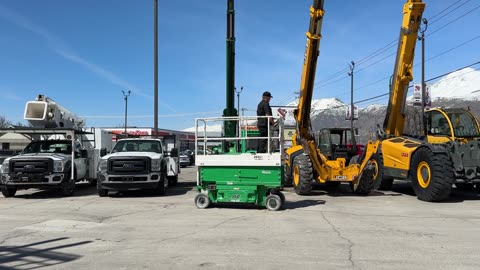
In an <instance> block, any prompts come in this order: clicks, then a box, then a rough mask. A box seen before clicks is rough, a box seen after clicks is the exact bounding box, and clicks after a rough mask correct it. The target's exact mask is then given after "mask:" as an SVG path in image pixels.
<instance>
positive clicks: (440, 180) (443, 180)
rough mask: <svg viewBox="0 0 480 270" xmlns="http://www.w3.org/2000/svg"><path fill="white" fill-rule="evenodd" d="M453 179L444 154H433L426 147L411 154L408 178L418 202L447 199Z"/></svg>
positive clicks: (449, 163) (450, 164)
mask: <svg viewBox="0 0 480 270" xmlns="http://www.w3.org/2000/svg"><path fill="white" fill-rule="evenodd" d="M419 176H420V177H421V179H419ZM454 177H455V176H454V172H453V166H452V162H451V161H450V159H449V158H448V156H447V155H446V154H433V153H432V151H431V150H430V149H428V148H426V147H422V148H420V149H418V150H417V151H415V153H414V154H413V157H412V160H411V164H410V175H409V178H410V180H411V181H412V186H413V191H414V192H415V195H417V198H418V199H419V200H422V201H426V202H436V201H442V200H445V199H447V198H448V197H449V196H450V193H451V191H452V185H453V182H454V181H455V179H454Z"/></svg>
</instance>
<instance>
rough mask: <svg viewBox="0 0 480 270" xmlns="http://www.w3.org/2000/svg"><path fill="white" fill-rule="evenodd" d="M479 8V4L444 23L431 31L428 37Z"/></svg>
mask: <svg viewBox="0 0 480 270" xmlns="http://www.w3.org/2000/svg"><path fill="white" fill-rule="evenodd" d="M479 8H480V5H478V6H476V7H474V8H473V9H471V10H470V11H468V12H466V13H464V14H462V15H460V16H458V17H457V18H455V19H453V20H452V21H450V22H448V23H447V24H445V25H443V26H442V27H440V28H438V29H436V30H434V31H432V32H430V33H429V34H428V35H427V37H428V36H431V35H433V34H434V33H436V32H438V31H440V30H442V29H443V28H445V27H447V26H448V25H450V24H452V23H454V22H456V21H458V20H460V19H462V18H464V17H465V16H466V15H468V14H470V13H472V12H474V11H475V10H477V9H479Z"/></svg>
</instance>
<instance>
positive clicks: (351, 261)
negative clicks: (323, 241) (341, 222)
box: [320, 212, 361, 270]
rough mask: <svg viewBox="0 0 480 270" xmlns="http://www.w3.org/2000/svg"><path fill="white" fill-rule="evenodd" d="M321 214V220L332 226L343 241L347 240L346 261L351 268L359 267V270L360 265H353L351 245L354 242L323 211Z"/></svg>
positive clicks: (353, 244)
mask: <svg viewBox="0 0 480 270" xmlns="http://www.w3.org/2000/svg"><path fill="white" fill-rule="evenodd" d="M320 213H321V215H322V218H323V220H325V222H327V223H328V225H330V227H332V230H333V231H334V232H335V233H336V234H337V235H338V237H339V238H340V239H342V240H344V241H346V242H347V249H348V261H349V262H350V264H351V265H352V267H353V269H359V270H361V268H360V267H357V266H356V265H355V261H354V260H353V247H354V246H355V243H353V242H352V240H350V239H348V238H347V237H345V236H343V235H342V233H341V232H340V230H339V229H338V228H337V227H336V226H335V225H334V224H333V223H332V222H331V221H330V220H329V219H328V218H327V217H326V216H325V213H324V212H320Z"/></svg>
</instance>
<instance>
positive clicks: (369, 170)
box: [349, 155, 375, 196]
mask: <svg viewBox="0 0 480 270" xmlns="http://www.w3.org/2000/svg"><path fill="white" fill-rule="evenodd" d="M359 160H360V156H358V155H357V156H354V157H352V158H351V159H350V163H349V165H352V164H359V162H360V161H359ZM374 169H375V168H374V166H372V162H371V161H369V163H367V165H366V166H365V168H364V169H363V172H362V175H361V176H360V180H359V181H358V183H357V184H356V185H355V184H354V183H353V182H351V183H350V187H351V188H352V190H353V192H354V193H355V194H358V195H363V196H365V195H368V194H369V193H370V192H371V191H372V190H373V189H374V184H375V179H374V178H373V176H374Z"/></svg>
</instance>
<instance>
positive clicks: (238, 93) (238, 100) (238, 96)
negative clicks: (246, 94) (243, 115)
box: [235, 86, 243, 113]
mask: <svg viewBox="0 0 480 270" xmlns="http://www.w3.org/2000/svg"><path fill="white" fill-rule="evenodd" d="M242 91H243V86H242V87H240V91H238V92H237V88H235V92H236V93H237V108H238V109H237V112H239V113H240V93H242Z"/></svg>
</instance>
